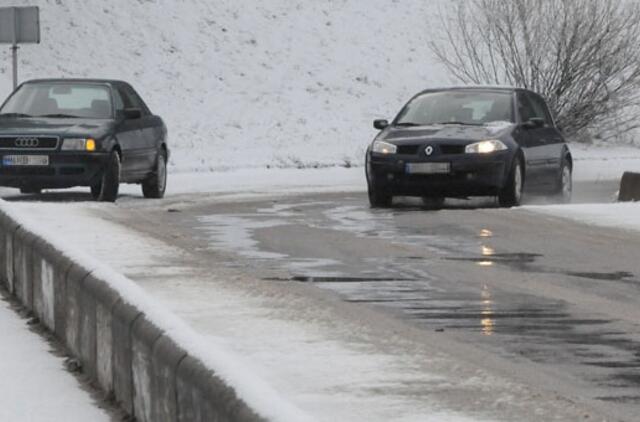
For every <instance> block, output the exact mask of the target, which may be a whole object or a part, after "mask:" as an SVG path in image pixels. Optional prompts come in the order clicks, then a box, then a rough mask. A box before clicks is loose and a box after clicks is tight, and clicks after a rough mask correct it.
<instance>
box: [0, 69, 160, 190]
mask: <svg viewBox="0 0 640 422" xmlns="http://www.w3.org/2000/svg"><path fill="white" fill-rule="evenodd" d="M168 155H169V150H168V148H167V129H166V127H165V124H164V123H163V121H162V119H161V118H160V117H158V116H155V115H153V114H152V113H151V111H150V110H149V108H148V107H147V105H146V104H145V103H144V101H143V100H142V99H141V98H140V96H139V95H138V93H137V92H136V91H135V90H134V89H133V88H132V87H131V85H129V84H128V83H126V82H122V81H111V80H84V79H49V80H34V81H29V82H25V83H23V84H22V85H20V86H19V87H18V88H17V89H16V90H15V91H14V92H13V94H11V96H10V97H9V98H8V99H7V100H6V101H5V103H4V104H3V105H2V108H0V186H9V187H15V188H20V190H21V191H22V192H23V193H37V192H40V190H41V189H44V188H52V189H55V188H69V187H73V186H88V187H90V188H91V193H92V195H93V196H94V198H95V199H97V200H101V201H115V200H116V198H117V196H118V187H119V184H120V183H121V182H124V183H139V184H141V185H142V192H143V194H144V196H145V197H149V198H160V197H162V196H163V195H164V192H165V187H166V180H167V169H166V166H167V159H168Z"/></svg>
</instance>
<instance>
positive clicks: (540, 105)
mask: <svg viewBox="0 0 640 422" xmlns="http://www.w3.org/2000/svg"><path fill="white" fill-rule="evenodd" d="M527 97H528V98H529V100H530V101H531V105H532V106H533V112H534V113H535V116H534V117H537V118H540V119H543V120H544V123H545V125H547V126H553V120H552V119H551V114H549V109H548V108H547V104H546V103H545V102H544V100H543V99H542V98H540V97H538V96H537V95H531V94H529V95H527Z"/></svg>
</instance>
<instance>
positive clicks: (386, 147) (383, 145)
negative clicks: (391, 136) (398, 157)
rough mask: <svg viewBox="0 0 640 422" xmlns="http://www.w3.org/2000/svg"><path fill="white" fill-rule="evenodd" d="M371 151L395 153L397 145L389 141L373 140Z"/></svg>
mask: <svg viewBox="0 0 640 422" xmlns="http://www.w3.org/2000/svg"><path fill="white" fill-rule="evenodd" d="M372 151H373V152H377V153H378V154H395V153H396V152H398V147H397V146H395V145H393V144H390V143H389V142H384V141H375V142H374V143H373V148H372Z"/></svg>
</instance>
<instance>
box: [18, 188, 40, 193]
mask: <svg viewBox="0 0 640 422" xmlns="http://www.w3.org/2000/svg"><path fill="white" fill-rule="evenodd" d="M20 193H21V194H23V195H40V194H41V193H42V189H40V188H20Z"/></svg>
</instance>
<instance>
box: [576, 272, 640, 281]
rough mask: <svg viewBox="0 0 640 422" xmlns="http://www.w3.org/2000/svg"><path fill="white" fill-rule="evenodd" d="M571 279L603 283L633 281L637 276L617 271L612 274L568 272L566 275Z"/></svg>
mask: <svg viewBox="0 0 640 422" xmlns="http://www.w3.org/2000/svg"><path fill="white" fill-rule="evenodd" d="M564 274H566V275H569V276H571V277H578V278H589V279H591V280H602V281H623V280H628V279H632V278H634V277H635V276H634V275H633V274H632V273H629V272H626V271H615V272H612V273H581V272H566V273H564Z"/></svg>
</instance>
